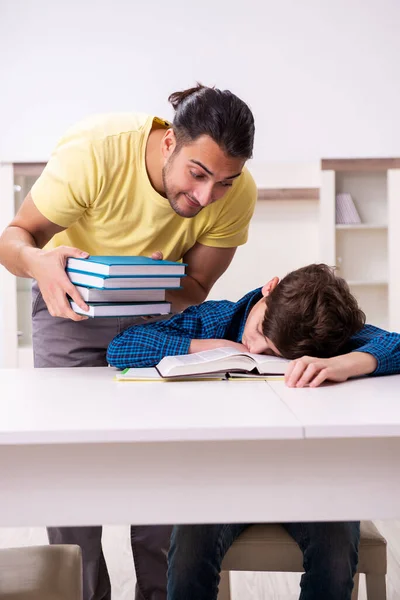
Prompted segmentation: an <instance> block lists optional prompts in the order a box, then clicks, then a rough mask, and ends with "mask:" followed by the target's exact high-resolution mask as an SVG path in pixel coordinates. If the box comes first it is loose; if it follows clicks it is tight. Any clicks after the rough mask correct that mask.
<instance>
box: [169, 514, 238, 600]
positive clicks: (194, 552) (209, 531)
mask: <svg viewBox="0 0 400 600" xmlns="http://www.w3.org/2000/svg"><path fill="white" fill-rule="evenodd" d="M246 527H248V525H238V524H236V525H178V526H176V527H174V528H173V532H172V537H171V547H170V551H169V555H168V600H216V599H217V595H218V584H219V580H220V572H221V564H222V560H223V558H224V556H225V554H226V552H227V550H228V549H229V548H230V546H231V545H232V544H233V542H234V541H235V539H236V538H237V537H238V536H239V535H240V534H241V533H242V531H244V529H246Z"/></svg>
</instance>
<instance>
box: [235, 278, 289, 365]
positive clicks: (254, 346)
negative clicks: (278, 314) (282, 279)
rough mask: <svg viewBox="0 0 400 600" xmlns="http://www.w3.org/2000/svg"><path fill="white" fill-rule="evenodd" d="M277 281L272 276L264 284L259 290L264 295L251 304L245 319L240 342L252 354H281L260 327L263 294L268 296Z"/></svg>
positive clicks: (262, 311) (264, 307)
mask: <svg viewBox="0 0 400 600" xmlns="http://www.w3.org/2000/svg"><path fill="white" fill-rule="evenodd" d="M278 283H279V279H278V278H277V277H274V279H271V281H269V282H268V283H266V284H265V285H264V287H263V288H262V290H261V291H262V294H263V296H264V297H263V298H261V300H259V301H258V302H257V303H256V304H255V305H254V306H253V308H252V309H251V311H250V313H249V316H248V317H247V319H246V323H245V326H244V331H243V336H242V344H244V345H245V346H246V347H247V348H248V349H249V352H252V353H253V354H273V355H275V356H281V353H280V352H279V350H278V348H277V347H276V346H275V344H274V343H273V342H272V340H270V339H269V338H267V337H265V336H264V334H263V329H262V325H263V321H264V317H265V311H266V305H265V296H268V294H269V293H270V292H271V291H272V290H273V289H274V288H275V286H276V285H278Z"/></svg>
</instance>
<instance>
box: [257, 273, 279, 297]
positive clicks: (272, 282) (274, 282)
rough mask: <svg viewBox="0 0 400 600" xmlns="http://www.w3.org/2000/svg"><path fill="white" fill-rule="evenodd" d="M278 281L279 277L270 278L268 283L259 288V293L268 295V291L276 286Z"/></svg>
mask: <svg viewBox="0 0 400 600" xmlns="http://www.w3.org/2000/svg"><path fill="white" fill-rule="evenodd" d="M278 283H279V277H274V278H273V279H270V280H269V281H268V283H266V284H265V285H264V286H263V288H262V289H261V293H262V295H263V296H264V297H266V296H269V295H270V293H271V292H272V291H273V290H274V289H275V288H276V286H277V285H278Z"/></svg>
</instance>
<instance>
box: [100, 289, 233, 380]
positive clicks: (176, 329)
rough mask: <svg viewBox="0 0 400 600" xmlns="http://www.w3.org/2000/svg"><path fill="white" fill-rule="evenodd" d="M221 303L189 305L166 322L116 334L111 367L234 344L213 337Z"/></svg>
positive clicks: (147, 363) (109, 352) (153, 362)
mask: <svg viewBox="0 0 400 600" xmlns="http://www.w3.org/2000/svg"><path fill="white" fill-rule="evenodd" d="M223 309H224V307H223V302H212V301H211V302H205V303H203V304H200V305H198V306H190V307H189V308H187V309H186V310H185V311H183V312H182V313H179V314H177V315H174V316H173V317H171V318H169V319H168V320H166V321H156V322H155V323H148V324H145V325H135V326H133V327H129V328H128V329H126V330H125V331H123V332H122V333H120V334H119V335H117V337H115V338H114V339H113V340H112V342H111V343H110V345H109V346H108V350H107V361H108V363H109V364H110V365H112V366H113V367H118V368H120V369H123V368H126V367H153V366H155V365H156V364H157V363H159V362H160V360H161V359H162V358H164V356H178V355H181V354H190V353H193V352H200V351H201V350H210V349H212V348H219V347H221V346H226V345H235V343H234V342H229V341H228V340H217V339H214V338H215V335H216V332H217V330H218V326H219V325H220V323H221V313H222V312H223Z"/></svg>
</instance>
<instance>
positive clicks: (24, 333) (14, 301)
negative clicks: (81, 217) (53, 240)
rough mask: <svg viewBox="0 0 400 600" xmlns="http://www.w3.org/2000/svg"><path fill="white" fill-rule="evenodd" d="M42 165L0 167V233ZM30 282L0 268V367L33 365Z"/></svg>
mask: <svg viewBox="0 0 400 600" xmlns="http://www.w3.org/2000/svg"><path fill="white" fill-rule="evenodd" d="M43 167H44V165H43V164H36V163H35V164H16V165H13V164H11V163H1V164H0V197H1V211H0V231H3V230H4V228H5V227H6V226H7V225H8V224H9V223H10V221H11V219H12V218H13V216H14V215H15V213H16V211H17V210H18V209H19V207H20V205H21V203H22V201H23V199H24V198H25V196H26V195H27V193H28V192H29V190H30V189H31V187H32V185H33V183H34V182H35V180H36V179H37V178H38V177H39V175H40V173H41V172H42V170H43ZM31 287H32V281H31V280H30V279H26V278H22V277H14V275H11V274H10V273H8V272H7V271H6V269H4V268H3V267H0V367H17V366H18V367H25V366H32V365H33V358H32V333H31Z"/></svg>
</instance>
